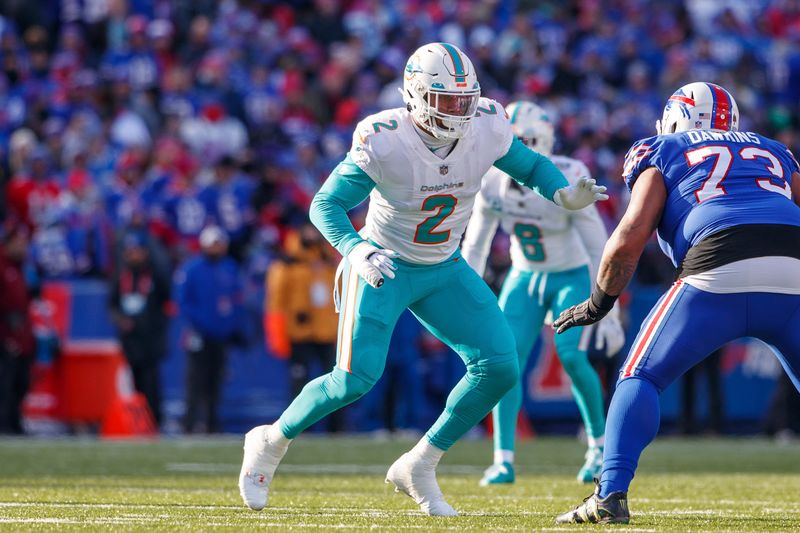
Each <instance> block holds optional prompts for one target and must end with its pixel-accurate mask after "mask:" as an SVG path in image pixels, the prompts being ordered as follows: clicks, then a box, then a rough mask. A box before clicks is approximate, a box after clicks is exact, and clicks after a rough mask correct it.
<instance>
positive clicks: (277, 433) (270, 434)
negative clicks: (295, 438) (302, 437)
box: [264, 422, 292, 450]
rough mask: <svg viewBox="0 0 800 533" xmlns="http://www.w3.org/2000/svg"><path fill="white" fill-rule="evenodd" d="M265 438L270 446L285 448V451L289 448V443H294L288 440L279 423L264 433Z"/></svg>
mask: <svg viewBox="0 0 800 533" xmlns="http://www.w3.org/2000/svg"><path fill="white" fill-rule="evenodd" d="M264 437H265V438H266V439H267V442H269V443H270V444H273V445H275V446H278V447H279V448H283V449H284V450H285V449H286V448H288V447H289V443H290V442H292V439H287V438H286V437H285V436H284V435H283V431H281V428H280V424H278V423H277V422H276V423H274V424H272V425H271V426H269V427H268V428H267V431H265V432H264Z"/></svg>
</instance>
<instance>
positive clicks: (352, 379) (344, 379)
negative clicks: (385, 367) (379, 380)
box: [325, 368, 375, 403]
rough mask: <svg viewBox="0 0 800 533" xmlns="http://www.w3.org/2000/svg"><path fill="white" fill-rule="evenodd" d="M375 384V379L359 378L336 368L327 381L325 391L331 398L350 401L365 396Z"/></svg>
mask: <svg viewBox="0 0 800 533" xmlns="http://www.w3.org/2000/svg"><path fill="white" fill-rule="evenodd" d="M373 385H375V382H374V381H369V380H365V379H363V378H359V377H357V376H355V375H353V374H351V373H349V372H345V371H344V370H342V369H340V368H334V369H333V372H331V375H330V379H329V380H327V382H326V387H325V393H326V394H327V395H328V397H329V398H331V399H337V400H340V401H343V402H346V403H350V402H354V401H356V400H357V399H359V398H361V397H362V396H364V395H365V394H366V393H367V392H369V390H370V389H371V388H372V386H373Z"/></svg>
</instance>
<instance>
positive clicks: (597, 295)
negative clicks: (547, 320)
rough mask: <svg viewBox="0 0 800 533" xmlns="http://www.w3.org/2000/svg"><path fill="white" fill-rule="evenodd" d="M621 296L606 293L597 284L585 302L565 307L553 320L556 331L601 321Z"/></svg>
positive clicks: (562, 331) (560, 331)
mask: <svg viewBox="0 0 800 533" xmlns="http://www.w3.org/2000/svg"><path fill="white" fill-rule="evenodd" d="M617 298H619V296H611V295H609V294H606V293H605V291H603V289H601V288H600V287H599V286H597V285H595V287H594V292H593V293H592V295H591V296H590V297H589V299H588V300H586V301H585V302H581V303H579V304H578V305H573V306H572V307H570V308H569V309H565V310H564V311H562V312H561V314H560V315H558V318H557V319H555V320H554V321H553V329H554V330H556V333H564V332H565V331H567V330H568V329H569V328H571V327H574V326H588V325H590V324H594V323H595V322H600V320H602V318H603V317H604V316H606V315H607V314H608V313H609V312H610V311H611V310H612V309H613V308H614V302H616V301H617Z"/></svg>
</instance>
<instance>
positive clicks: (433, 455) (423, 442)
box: [408, 437, 444, 467]
mask: <svg viewBox="0 0 800 533" xmlns="http://www.w3.org/2000/svg"><path fill="white" fill-rule="evenodd" d="M408 453H410V454H411V455H414V456H416V457H418V458H419V459H421V460H422V461H424V462H426V463H428V464H431V465H433V466H434V467H435V466H436V465H438V464H439V460H440V459H441V458H442V456H443V455H444V450H442V449H441V448H437V447H436V446H434V445H433V444H431V443H430V442H428V438H427V437H422V438H421V439H419V442H418V443H417V444H416V445H414V447H413V448H411V451H410V452H408Z"/></svg>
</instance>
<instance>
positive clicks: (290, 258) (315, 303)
mask: <svg viewBox="0 0 800 533" xmlns="http://www.w3.org/2000/svg"><path fill="white" fill-rule="evenodd" d="M285 251H286V256H285V258H284V259H282V260H278V261H275V262H274V263H273V264H272V266H270V269H269V271H268V272H267V279H266V283H267V291H266V292H267V293H266V302H265V313H264V332H265V334H266V341H267V349H268V350H269V351H270V352H271V353H272V354H273V355H274V356H275V357H278V358H281V359H288V360H289V373H290V378H291V392H292V396H295V395H297V393H299V392H300V389H302V388H303V385H305V384H306V383H307V382H308V381H309V379H310V378H311V373H312V372H314V371H315V369H314V365H315V363H316V366H317V368H316V373H317V374H323V373H325V372H327V371H328V370H329V369H330V368H331V367H332V366H333V365H334V364H335V362H336V336H337V325H338V317H337V315H336V311H335V309H334V305H333V297H332V291H333V283H334V277H335V276H336V264H337V258H336V256H335V253H334V251H333V249H332V248H331V247H330V246H328V244H327V243H326V242H325V241H324V240H323V239H322V236H321V235H320V234H319V232H318V231H317V230H316V228H314V226H312V225H311V224H306V225H304V226H303V227H301V228H300V230H299V231H297V232H294V233H291V234H290V235H289V236H287V239H286V245H285ZM339 429H341V417H337V416H336V415H331V421H330V425H329V430H331V431H337V430H339Z"/></svg>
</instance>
